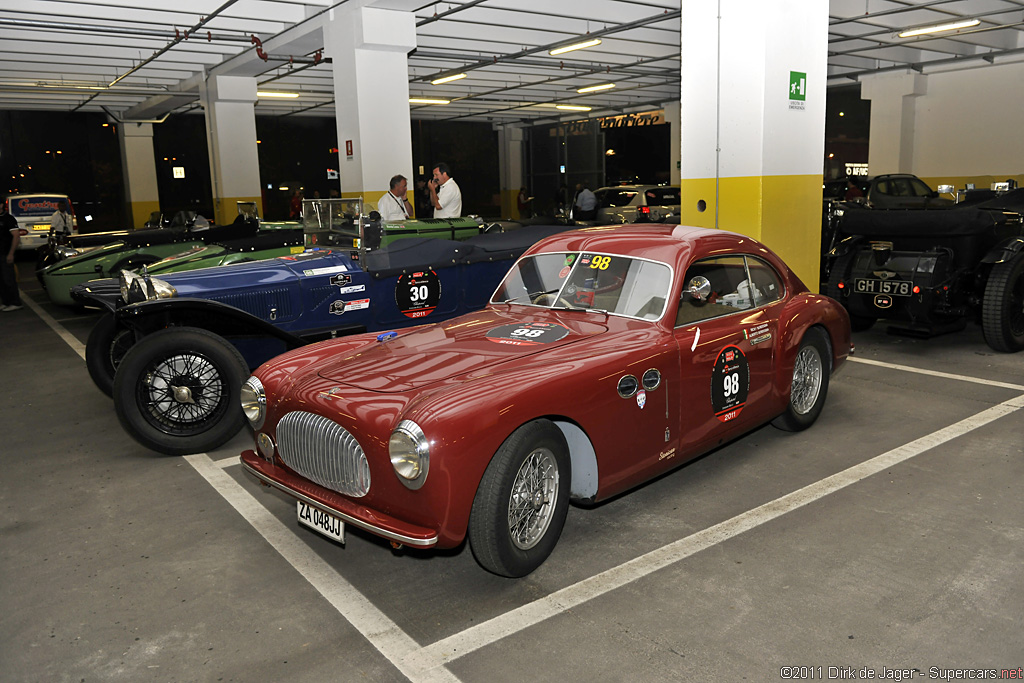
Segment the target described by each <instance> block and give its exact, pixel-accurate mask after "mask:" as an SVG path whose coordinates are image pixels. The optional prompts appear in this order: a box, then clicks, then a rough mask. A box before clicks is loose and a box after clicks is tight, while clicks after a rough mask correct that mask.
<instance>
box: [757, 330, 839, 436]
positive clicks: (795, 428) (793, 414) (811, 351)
mask: <svg viewBox="0 0 1024 683" xmlns="http://www.w3.org/2000/svg"><path fill="white" fill-rule="evenodd" d="M831 369H832V354H831V353H830V352H829V345H828V340H827V339H826V337H825V333H824V332H822V331H821V329H820V328H817V327H812V328H811V329H809V330H807V332H806V333H805V334H804V338H803V339H801V340H800V348H799V349H798V350H797V352H796V362H795V364H794V367H793V378H792V379H791V380H790V386H789V404H788V405H787V406H786V412H784V413H783V414H782V415H779V416H778V417H777V418H775V419H774V420H772V425H774V426H775V427H778V428H779V429H783V430H785V431H787V432H799V431H802V430H804V429H807V428H808V427H810V426H811V425H812V424H814V421H815V420H817V419H818V415H820V414H821V409H822V407H823V406H824V405H825V396H826V395H827V394H828V380H829V374H830V373H831Z"/></svg>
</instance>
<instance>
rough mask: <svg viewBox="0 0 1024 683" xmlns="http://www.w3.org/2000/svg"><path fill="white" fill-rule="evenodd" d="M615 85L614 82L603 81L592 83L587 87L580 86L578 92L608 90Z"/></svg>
mask: <svg viewBox="0 0 1024 683" xmlns="http://www.w3.org/2000/svg"><path fill="white" fill-rule="evenodd" d="M614 87H615V84H614V83H602V84H601V85H591V86H588V87H586V88H580V89H579V90H577V91H576V92H578V93H584V92H597V91H598V90H608V89H610V88H614Z"/></svg>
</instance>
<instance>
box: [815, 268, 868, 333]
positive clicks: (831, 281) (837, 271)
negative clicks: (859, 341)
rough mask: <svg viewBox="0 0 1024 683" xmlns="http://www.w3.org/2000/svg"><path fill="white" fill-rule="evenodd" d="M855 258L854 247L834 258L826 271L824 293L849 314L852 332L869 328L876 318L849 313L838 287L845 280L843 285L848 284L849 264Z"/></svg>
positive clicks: (844, 298)
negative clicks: (829, 268) (830, 266)
mask: <svg viewBox="0 0 1024 683" xmlns="http://www.w3.org/2000/svg"><path fill="white" fill-rule="evenodd" d="M855 258H857V250H856V249H854V250H852V251H849V252H847V253H845V254H843V255H842V256H840V257H839V258H837V259H836V261H835V263H833V264H832V270H830V271H829V273H828V291H827V292H826V294H828V296H830V297H832V298H833V299H835V300H836V301H838V302H839V303H841V304H842V305H843V308H845V309H846V312H847V313H848V314H849V316H850V329H851V330H853V331H854V332H863V331H864V330H868V329H871V326H872V325H874V324H875V321H876V320H878V318H871V317H868V316H865V315H856V314H854V313H850V308H849V307H848V306H847V305H846V300H847V297H849V294H848V293H847V294H846V296H843V290H841V289H840V288H839V283H840V282H843V281H845V286H846V287H849V286H850V281H851V278H850V277H849V275H850V274H849V272H848V271H849V270H850V266H851V265H852V264H853V260H854V259H855Z"/></svg>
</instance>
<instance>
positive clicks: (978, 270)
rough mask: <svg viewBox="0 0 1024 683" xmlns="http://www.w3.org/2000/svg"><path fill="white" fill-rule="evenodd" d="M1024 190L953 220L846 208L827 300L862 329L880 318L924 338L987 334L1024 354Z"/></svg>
mask: <svg viewBox="0 0 1024 683" xmlns="http://www.w3.org/2000/svg"><path fill="white" fill-rule="evenodd" d="M1022 213H1024V189H1020V190H1013V191H1011V192H1007V193H1005V194H1002V195H1001V196H998V197H995V198H992V199H989V200H987V201H984V202H981V203H977V204H973V205H971V206H962V207H956V208H952V209H949V210H946V211H927V210H901V211H885V210H877V209H876V210H870V209H863V208H858V207H855V206H849V205H847V206H846V207H845V208H844V211H843V215H842V217H841V219H840V220H839V223H838V228H837V229H838V231H839V237H840V238H841V239H842V241H840V242H839V243H838V245H837V246H836V247H835V249H833V256H834V261H833V263H832V267H831V269H830V273H829V277H828V285H827V294H828V295H829V296H831V297H832V298H834V299H837V300H838V301H840V302H841V303H842V304H843V306H844V307H846V310H847V311H848V312H849V314H850V321H851V323H852V325H853V329H855V330H858V329H859V330H863V329H867V328H868V327H870V326H871V325H873V324H874V323H875V321H876V320H878V319H885V320H889V321H892V322H893V323H894V325H893V327H891V328H890V330H891V331H894V332H902V333H906V334H913V335H919V336H925V337H929V336H933V335H935V334H939V333H942V332H949V331H954V330H957V329H963V327H964V326H965V325H966V324H967V322H968V321H975V322H978V323H980V324H981V325H982V330H983V331H984V334H985V341H986V342H987V343H988V345H989V346H991V347H992V348H993V349H996V350H997V351H1008V352H1013V351H1020V350H1022V349H1024V225H1022V215H1021V214H1022Z"/></svg>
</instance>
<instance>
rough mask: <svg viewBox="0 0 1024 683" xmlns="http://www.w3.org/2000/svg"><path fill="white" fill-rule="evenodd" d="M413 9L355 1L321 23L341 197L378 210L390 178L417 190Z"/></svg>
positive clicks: (337, 10)
mask: <svg viewBox="0 0 1024 683" xmlns="http://www.w3.org/2000/svg"><path fill="white" fill-rule="evenodd" d="M415 19H416V18H415V16H414V15H413V13H412V12H401V11H396V10H387V9H376V8H371V7H363V6H362V1H361V0H360V1H359V2H351V3H348V4H345V5H342V6H340V7H338V8H336V9H333V10H331V11H330V12H329V13H328V15H327V21H325V22H324V54H325V56H327V57H330V58H331V59H332V60H333V71H334V93H335V98H334V108H335V112H336V114H335V118H336V121H337V126H338V156H339V162H338V168H339V169H340V174H339V175H340V179H341V196H342V197H362V198H363V201H364V202H367V203H368V207H367V210H369V209H371V208H376V206H377V202H378V200H379V199H380V198H381V197H382V196H384V194H385V193H386V192H387V191H388V181H389V180H390V179H391V176H393V175H395V174H396V173H400V174H402V175H403V176H405V177H406V178H408V179H409V192H410V195H409V201H410V202H412V191H413V188H414V186H415V182H414V178H415V176H414V175H413V172H412V171H413V167H412V126H411V124H410V122H409V66H408V57H407V55H408V53H409V52H410V51H412V50H413V49H415V48H416V23H415Z"/></svg>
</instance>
